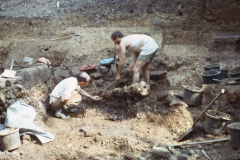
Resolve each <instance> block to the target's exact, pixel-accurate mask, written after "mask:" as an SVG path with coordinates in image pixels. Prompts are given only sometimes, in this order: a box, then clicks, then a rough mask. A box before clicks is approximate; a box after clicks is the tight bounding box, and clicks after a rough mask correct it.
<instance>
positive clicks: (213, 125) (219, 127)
mask: <svg viewBox="0 0 240 160" xmlns="http://www.w3.org/2000/svg"><path fill="white" fill-rule="evenodd" d="M205 115H206V117H205V132H206V133H208V134H212V135H220V134H222V133H223V131H224V130H225V128H226V127H227V122H228V121H230V120H231V116H230V115H228V114H226V113H223V112H219V111H212V110H208V111H207V112H206V113H205ZM213 115H214V116H213Z"/></svg>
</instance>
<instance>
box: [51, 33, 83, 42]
mask: <svg viewBox="0 0 240 160" xmlns="http://www.w3.org/2000/svg"><path fill="white" fill-rule="evenodd" d="M72 33H73V34H72V35H69V36H64V37H61V38H57V39H49V40H50V41H55V40H59V39H63V38H68V37H72V36H80V34H79V33H74V32H72ZM80 37H81V36H80Z"/></svg>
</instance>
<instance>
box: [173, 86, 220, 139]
mask: <svg viewBox="0 0 240 160" xmlns="http://www.w3.org/2000/svg"><path fill="white" fill-rule="evenodd" d="M223 93H224V89H222V91H221V92H220V93H218V95H217V96H216V97H215V98H214V99H213V100H212V102H211V103H210V104H209V105H208V106H207V107H206V108H205V109H204V110H203V111H202V112H201V113H200V115H199V116H198V117H197V119H196V120H195V121H194V123H193V125H192V127H191V128H190V129H188V130H187V131H186V132H185V133H184V134H183V135H182V136H180V137H179V138H178V139H177V141H178V142H179V141H181V140H182V139H183V138H184V137H186V136H187V135H188V134H189V133H190V132H192V131H193V127H194V126H195V124H196V123H197V122H198V121H199V119H200V118H201V117H202V115H203V114H204V113H205V112H206V111H207V110H208V108H209V107H211V106H212V104H213V103H214V102H215V101H216V100H217V99H218V98H219V97H220V96H221V95H222V94H223Z"/></svg>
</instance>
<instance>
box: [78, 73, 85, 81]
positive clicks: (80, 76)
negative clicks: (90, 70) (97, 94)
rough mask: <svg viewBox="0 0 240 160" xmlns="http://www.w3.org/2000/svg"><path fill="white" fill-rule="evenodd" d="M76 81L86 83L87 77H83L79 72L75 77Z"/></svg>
mask: <svg viewBox="0 0 240 160" xmlns="http://www.w3.org/2000/svg"><path fill="white" fill-rule="evenodd" d="M77 80H78V82H84V83H85V82H86V81H87V77H86V76H84V74H83V72H80V74H78V75H77Z"/></svg>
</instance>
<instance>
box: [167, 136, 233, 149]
mask: <svg viewBox="0 0 240 160" xmlns="http://www.w3.org/2000/svg"><path fill="white" fill-rule="evenodd" d="M229 140H231V138H224V139H216V140H210V141H201V142H190V143H179V144H168V145H167V147H168V149H169V150H171V147H178V146H185V145H194V144H204V143H215V142H223V141H229Z"/></svg>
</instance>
